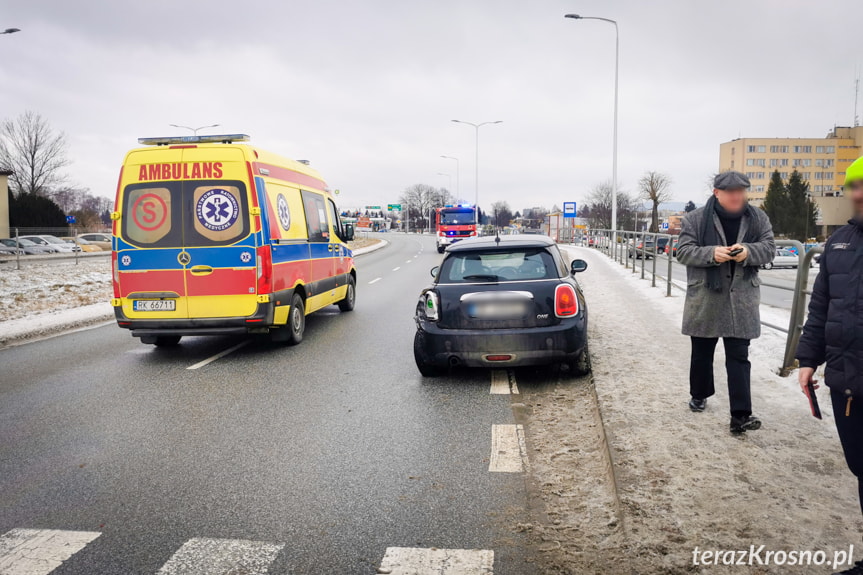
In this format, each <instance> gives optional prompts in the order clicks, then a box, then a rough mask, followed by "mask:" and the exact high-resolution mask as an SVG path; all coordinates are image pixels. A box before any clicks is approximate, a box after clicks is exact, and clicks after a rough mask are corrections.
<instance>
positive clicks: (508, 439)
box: [488, 425, 527, 473]
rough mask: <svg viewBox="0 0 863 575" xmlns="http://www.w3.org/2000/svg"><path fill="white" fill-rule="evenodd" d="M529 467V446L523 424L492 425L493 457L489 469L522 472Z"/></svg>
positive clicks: (501, 471) (503, 471)
mask: <svg viewBox="0 0 863 575" xmlns="http://www.w3.org/2000/svg"><path fill="white" fill-rule="evenodd" d="M525 469H527V446H526V445H525V442H524V428H523V427H522V426H521V425H492V426H491V458H490V459H489V462H488V470H489V471H491V472H497V473H521V472H522V471H524V470H525Z"/></svg>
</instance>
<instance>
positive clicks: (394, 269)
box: [393, 266, 402, 272]
mask: <svg viewBox="0 0 863 575" xmlns="http://www.w3.org/2000/svg"><path fill="white" fill-rule="evenodd" d="M400 269H402V268H401V266H399V267H396V268H393V271H394V272H397V271H399V270H400Z"/></svg>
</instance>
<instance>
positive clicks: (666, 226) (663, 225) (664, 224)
mask: <svg viewBox="0 0 863 575" xmlns="http://www.w3.org/2000/svg"><path fill="white" fill-rule="evenodd" d="M659 229H661V230H667V229H668V222H663V223H662V224H660V226H659Z"/></svg>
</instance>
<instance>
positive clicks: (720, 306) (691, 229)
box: [677, 172, 776, 433]
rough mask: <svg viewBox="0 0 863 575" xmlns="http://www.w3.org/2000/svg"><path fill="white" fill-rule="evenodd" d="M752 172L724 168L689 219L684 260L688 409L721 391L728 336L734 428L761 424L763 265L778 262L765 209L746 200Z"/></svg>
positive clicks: (682, 241)
mask: <svg viewBox="0 0 863 575" xmlns="http://www.w3.org/2000/svg"><path fill="white" fill-rule="evenodd" d="M748 188H749V178H747V177H746V176H745V175H743V174H741V173H740V172H723V173H721V174H719V175H717V176H716V178H715V180H714V190H713V196H711V197H710V199H709V200H708V201H707V204H706V205H705V206H704V207H703V208H699V209H697V210H694V211H692V212H690V213H689V214H687V215H686V217H684V218H683V222H682V224H681V230H680V238H679V240H678V244H677V259H678V261H679V262H680V263H682V264H683V265H685V266H686V278H687V282H686V283H687V288H686V301H685V304H684V307H683V334H684V335H688V336H690V338H691V339H692V357H691V359H690V368H689V391H690V396H691V399H690V402H689V408H690V409H691V410H692V411H695V412H701V411H704V409H705V408H706V407H707V398H708V397H710V396H712V395H713V394H714V393H715V389H714V383H713V353H714V350H715V349H716V343H717V342H718V341H719V338H722V343H723V345H724V346H725V368H726V371H727V374H728V396H729V402H730V407H731V431H732V432H733V433H742V432H744V431H747V430H750V431H751V430H755V429H758V428H760V427H761V421H760V420H759V419H758V418H757V417H755V416H753V415H752V398H751V395H750V376H749V372H750V364H749V341H750V340H752V339H755V338H757V337H758V336H759V335H761V320H760V317H759V304H760V303H761V292H760V288H759V285H760V284H761V281H760V280H759V278H758V268H759V267H760V266H762V265H764V264H766V263H767V262H770V261H773V256H774V254H775V250H776V247H775V244H774V241H773V227H772V226H771V225H770V220H769V219H768V218H767V214H765V213H764V211H763V210H760V209H756V208H754V207H753V206H751V205H749V203H748V202H747V197H746V191H747V189H748Z"/></svg>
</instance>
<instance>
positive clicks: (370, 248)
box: [353, 240, 390, 257]
mask: <svg viewBox="0 0 863 575" xmlns="http://www.w3.org/2000/svg"><path fill="white" fill-rule="evenodd" d="M389 244H390V243H389V242H388V241H386V240H378V243H376V244H375V245H373V246H368V247H366V248H360V249H358V250H354V251H353V254H354V257H357V256H362V255H365V254H370V253H372V252H374V251H377V250H380V249H383V248H385V247H387V246H388V245H389Z"/></svg>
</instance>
